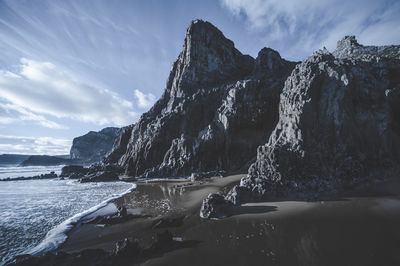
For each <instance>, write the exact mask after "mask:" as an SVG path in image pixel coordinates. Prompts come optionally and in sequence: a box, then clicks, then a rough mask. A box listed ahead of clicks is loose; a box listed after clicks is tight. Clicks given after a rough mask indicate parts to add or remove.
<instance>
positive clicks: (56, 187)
mask: <svg viewBox="0 0 400 266" xmlns="http://www.w3.org/2000/svg"><path fill="white" fill-rule="evenodd" d="M61 168H62V166H54V167H38V166H28V167H20V166H15V165H8V166H4V165H3V166H0V179H4V178H8V177H10V178H15V177H20V176H25V177H27V176H35V175H39V174H43V173H49V172H51V171H54V172H55V173H57V174H60V172H61ZM133 189H135V184H132V183H126V182H97V183H83V184H81V183H79V182H77V181H76V180H68V179H65V180H61V179H59V178H57V179H42V180H23V181H2V182H0V265H2V264H4V263H5V262H6V261H8V260H9V259H11V258H13V257H15V256H16V255H20V254H33V255H35V254H41V253H45V252H47V251H50V250H54V249H56V248H57V247H58V246H59V245H60V244H62V243H63V242H64V241H65V240H66V239H67V235H66V233H67V232H68V230H70V229H71V228H72V227H73V224H74V223H76V222H77V221H79V219H81V218H82V217H84V216H86V215H88V214H90V213H92V212H94V211H96V210H98V209H99V208H102V207H104V206H106V205H107V203H109V202H110V201H112V200H114V199H116V198H118V197H121V196H122V195H124V194H126V193H129V192H131V191H132V190H133Z"/></svg>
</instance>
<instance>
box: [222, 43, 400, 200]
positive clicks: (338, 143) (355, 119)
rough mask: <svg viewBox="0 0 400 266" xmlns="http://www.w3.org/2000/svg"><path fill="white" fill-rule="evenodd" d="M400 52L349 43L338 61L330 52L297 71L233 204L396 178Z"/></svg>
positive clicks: (323, 192) (399, 155)
mask: <svg viewBox="0 0 400 266" xmlns="http://www.w3.org/2000/svg"><path fill="white" fill-rule="evenodd" d="M399 47H400V46H385V47H374V46H362V45H360V44H358V43H357V41H356V40H355V38H354V37H353V36H347V37H345V38H344V39H342V40H340V41H339V42H338V45H337V49H336V50H335V51H334V52H333V53H329V52H328V51H327V50H326V49H323V50H320V51H317V52H315V53H314V54H313V55H312V56H310V57H309V58H307V59H306V60H304V61H303V62H302V63H301V64H298V65H297V66H296V68H295V69H294V70H293V72H292V73H291V75H290V76H289V77H288V79H287V80H286V82H285V86H284V88H283V91H282V94H281V98H280V103H279V121H278V123H277V125H276V127H275V129H274V130H273V132H272V133H271V136H270V138H269V140H268V142H267V143H266V144H265V145H262V146H260V147H258V149H257V160H256V162H255V163H254V164H252V165H251V167H250V168H249V171H248V176H247V177H245V178H243V179H242V180H241V183H240V186H237V187H235V188H234V189H233V190H232V191H231V192H230V193H229V195H228V196H227V199H229V200H230V201H232V202H234V203H240V202H243V201H246V200H249V199H250V200H254V199H257V198H268V197H281V196H282V197H286V198H287V197H293V198H298V197H300V198H301V197H306V198H309V197H310V195H312V197H318V195H326V194H330V193H333V192H335V190H337V189H341V188H343V187H346V186H351V185H354V184H359V183H360V182H365V181H366V180H368V179H369V178H377V177H379V178H382V177H388V176H391V175H394V174H395V173H396V171H398V168H399V163H400V60H399V58H400V57H399ZM310 192H311V193H310ZM307 193H308V194H307Z"/></svg>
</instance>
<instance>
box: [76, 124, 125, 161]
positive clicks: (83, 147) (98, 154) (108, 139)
mask: <svg viewBox="0 0 400 266" xmlns="http://www.w3.org/2000/svg"><path fill="white" fill-rule="evenodd" d="M120 133H121V129H120V128H116V127H107V128H104V129H102V130H100V131H98V132H95V131H90V132H89V133H87V134H85V135H83V136H80V137H76V138H74V140H73V142H72V147H71V150H70V156H71V159H74V160H79V161H80V162H82V163H87V164H89V163H96V162H100V161H101V160H102V159H103V157H104V156H105V155H106V154H107V153H108V152H109V151H110V150H111V148H112V147H113V143H114V141H115V140H116V139H117V138H118V136H119V135H120Z"/></svg>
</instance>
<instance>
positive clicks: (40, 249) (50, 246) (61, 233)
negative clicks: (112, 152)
mask: <svg viewBox="0 0 400 266" xmlns="http://www.w3.org/2000/svg"><path fill="white" fill-rule="evenodd" d="M118 182H121V181H118ZM125 183H127V182H125ZM134 189H136V184H132V186H131V188H129V189H127V190H126V191H124V192H122V193H120V194H118V195H113V196H112V197H110V198H108V199H106V200H104V201H102V202H100V203H99V204H97V205H95V206H93V207H91V208H89V209H87V210H84V211H82V212H80V213H77V214H75V215H73V216H72V217H69V218H67V219H66V220H65V221H63V222H62V223H61V224H58V225H56V226H55V227H53V228H52V229H51V230H50V231H48V232H47V233H46V236H45V238H44V239H43V240H42V241H40V243H38V244H37V245H36V246H34V247H33V248H30V249H28V250H26V252H24V253H25V254H30V255H42V254H45V253H47V252H49V251H54V250H56V249H58V248H59V246H60V245H62V244H63V243H64V242H65V241H66V240H67V239H68V232H69V231H71V230H72V229H73V228H74V226H75V225H76V224H78V223H79V222H80V221H81V220H82V219H85V217H87V216H90V215H91V214H93V213H95V212H97V211H99V210H101V209H103V208H105V207H107V205H109V204H110V203H112V202H113V201H115V200H117V199H118V198H121V197H123V196H124V195H125V194H128V193H130V192H132V191H133V190H134Z"/></svg>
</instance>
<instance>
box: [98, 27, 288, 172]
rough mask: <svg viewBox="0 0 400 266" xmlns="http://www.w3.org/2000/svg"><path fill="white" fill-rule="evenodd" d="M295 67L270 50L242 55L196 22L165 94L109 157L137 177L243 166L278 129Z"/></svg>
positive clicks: (173, 68)
mask: <svg viewBox="0 0 400 266" xmlns="http://www.w3.org/2000/svg"><path fill="white" fill-rule="evenodd" d="M294 65H295V63H293V62H289V61H286V60H284V59H282V58H281V57H280V56H279V54H278V52H276V51H274V50H272V49H268V48H264V49H263V50H261V51H260V53H259V55H258V57H257V59H253V58H252V57H250V56H248V55H242V54H241V53H240V52H239V51H238V50H237V49H236V48H235V47H234V44H233V42H232V41H230V40H228V39H226V38H225V37H224V35H223V34H222V32H221V31H219V30H218V29H217V28H215V27H214V26H213V25H212V24H210V23H208V22H204V21H201V20H196V21H193V22H192V23H191V25H190V27H189V28H188V30H187V32H186V37H185V41H184V46H183V51H182V52H181V54H180V55H179V57H178V59H177V60H176V61H175V63H174V64H173V67H172V70H171V73H170V75H169V78H168V80H167V84H166V88H165V91H164V93H163V95H162V96H161V98H160V99H159V100H158V101H157V103H156V104H155V105H154V106H153V107H152V108H151V110H150V111H149V112H147V113H145V114H143V115H142V117H141V118H140V120H139V121H138V122H137V123H136V124H135V125H134V126H133V127H132V129H130V128H128V129H127V130H126V131H125V132H124V133H123V134H122V135H121V140H120V141H119V142H118V143H116V145H115V146H114V148H113V151H112V152H111V153H110V154H109V156H108V157H107V158H105V160H104V162H106V163H119V164H120V165H121V166H122V167H123V168H124V170H125V172H126V174H128V175H130V176H135V177H170V176H189V175H190V174H191V173H193V172H210V171H216V170H225V171H235V170H239V169H241V168H242V167H243V166H244V165H246V164H249V162H253V161H254V160H255V156H256V147H257V146H259V145H261V144H262V143H265V142H266V141H267V139H268V136H269V134H270V132H271V131H272V130H273V128H274V127H275V125H276V123H277V121H278V103H279V94H280V93H281V91H282V88H283V84H284V80H285V79H286V78H287V76H288V75H289V74H290V72H291V71H292V69H293V68H294ZM121 154H122V156H121Z"/></svg>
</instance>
